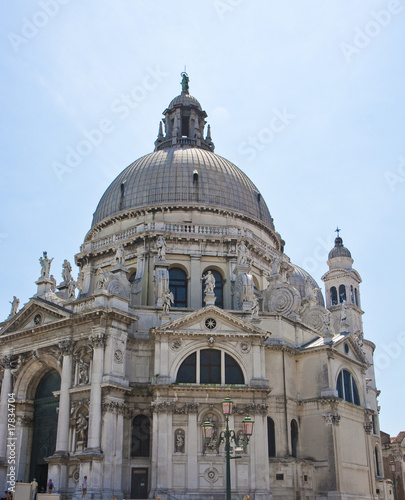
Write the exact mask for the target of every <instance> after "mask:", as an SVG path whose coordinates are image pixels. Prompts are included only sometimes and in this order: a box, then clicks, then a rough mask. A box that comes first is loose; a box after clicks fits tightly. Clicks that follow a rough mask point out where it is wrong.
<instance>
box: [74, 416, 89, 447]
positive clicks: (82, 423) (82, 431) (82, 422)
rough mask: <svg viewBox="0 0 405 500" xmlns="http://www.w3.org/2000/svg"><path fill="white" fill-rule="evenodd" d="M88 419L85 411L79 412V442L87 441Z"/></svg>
mask: <svg viewBox="0 0 405 500" xmlns="http://www.w3.org/2000/svg"><path fill="white" fill-rule="evenodd" d="M87 428H88V424H87V419H86V417H85V416H84V415H83V413H79V415H78V416H77V420H76V435H77V441H78V442H82V443H84V442H86V441H87Z"/></svg>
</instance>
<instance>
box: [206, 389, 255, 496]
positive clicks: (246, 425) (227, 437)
mask: <svg viewBox="0 0 405 500" xmlns="http://www.w3.org/2000/svg"><path fill="white" fill-rule="evenodd" d="M221 404H222V413H223V414H224V416H225V424H226V426H225V430H224V431H222V432H221V433H220V435H219V437H218V443H217V446H219V445H220V444H221V443H225V459H226V500H231V459H232V458H240V457H231V456H230V454H231V451H232V448H231V442H232V441H233V442H234V443H235V444H236V446H237V448H235V451H236V450H237V451H239V450H240V451H242V449H243V448H240V447H238V440H237V437H236V434H235V431H234V430H232V429H229V415H232V405H233V401H232V400H231V399H230V398H225V399H224V400H223V401H222V403H221ZM253 424H254V421H253V420H252V419H251V418H250V417H245V419H244V420H243V422H242V434H243V443H244V444H246V445H247V444H248V443H249V439H250V437H251V435H252V433H253ZM201 428H202V435H203V439H204V448H205V445H207V444H208V443H209V442H210V441H211V439H212V436H213V433H214V426H213V424H212V422H210V421H209V420H206V421H205V422H204V423H203V424H202V426H201Z"/></svg>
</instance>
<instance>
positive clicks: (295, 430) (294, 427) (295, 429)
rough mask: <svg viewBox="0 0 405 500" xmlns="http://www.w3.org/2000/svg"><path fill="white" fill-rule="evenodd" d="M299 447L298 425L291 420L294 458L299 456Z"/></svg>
mask: <svg viewBox="0 0 405 500" xmlns="http://www.w3.org/2000/svg"><path fill="white" fill-rule="evenodd" d="M297 445H298V424H297V421H296V420H294V419H292V420H291V455H292V456H293V457H296V456H297Z"/></svg>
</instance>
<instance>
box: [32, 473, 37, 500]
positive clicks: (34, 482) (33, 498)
mask: <svg viewBox="0 0 405 500" xmlns="http://www.w3.org/2000/svg"><path fill="white" fill-rule="evenodd" d="M37 492H38V483H37V480H36V479H35V477H34V479H33V480H32V481H31V495H32V500H35V498H36V496H37Z"/></svg>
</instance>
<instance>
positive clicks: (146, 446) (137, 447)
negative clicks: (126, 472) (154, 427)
mask: <svg viewBox="0 0 405 500" xmlns="http://www.w3.org/2000/svg"><path fill="white" fill-rule="evenodd" d="M149 454H150V421H149V418H148V417H147V416H145V415H137V416H136V417H135V418H134V420H133V421H132V442H131V457H149Z"/></svg>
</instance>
